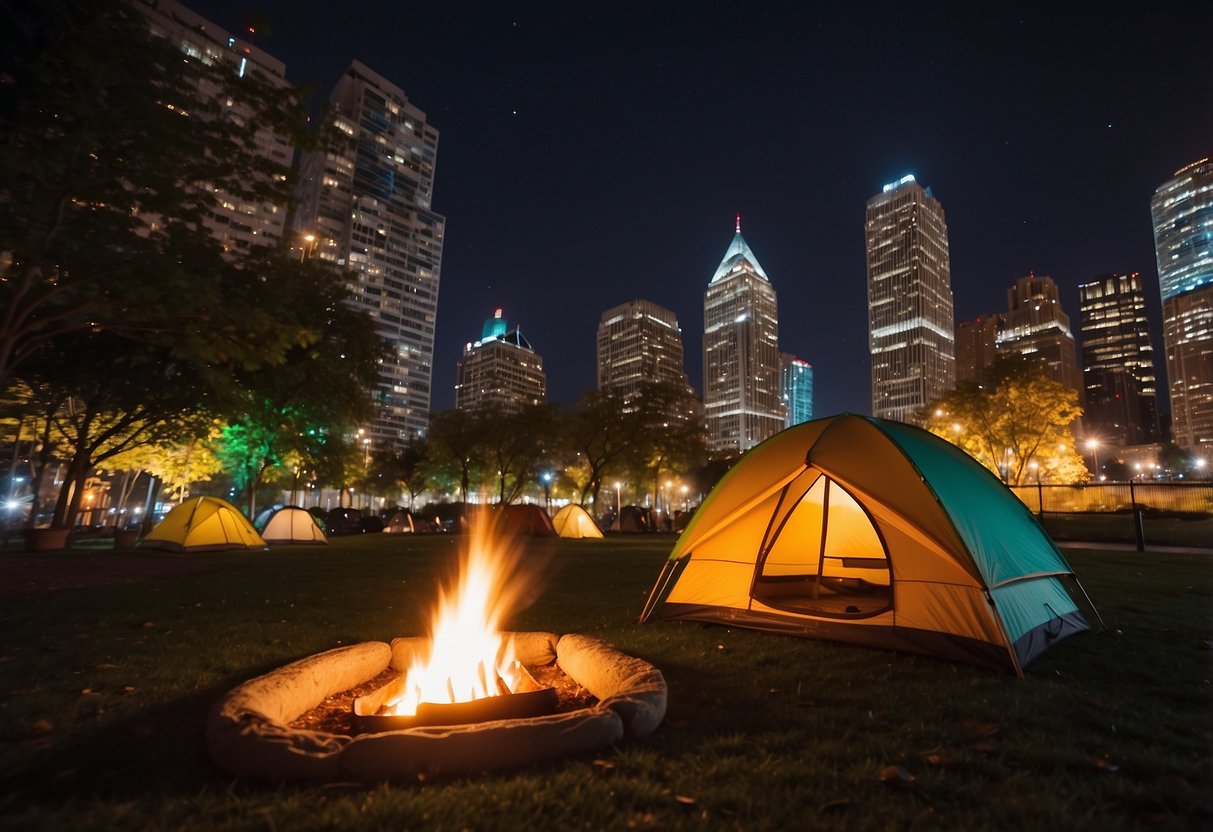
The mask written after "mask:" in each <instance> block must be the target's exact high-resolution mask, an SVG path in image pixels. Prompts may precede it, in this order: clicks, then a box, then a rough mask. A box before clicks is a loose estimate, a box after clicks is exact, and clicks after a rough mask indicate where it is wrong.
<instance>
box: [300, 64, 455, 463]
mask: <svg viewBox="0 0 1213 832" xmlns="http://www.w3.org/2000/svg"><path fill="white" fill-rule="evenodd" d="M330 103H331V119H332V127H333V128H334V129H333V130H332V131H331V132H332V134H333V136H334V138H333V139H332V141H331V143H330V144H329V146H328V147H327V148H325V149H324V150H323V151H320V152H315V153H310V154H307V155H306V156H305V157H304V160H303V166H302V173H303V176H302V178H303V182H304V187H303V194H302V196H303V198H302V200H301V207H300V210H299V212H298V213H297V215H296V219H295V222H294V226H295V229H296V231H297V233H298V235H299V242H300V244H301V245H303V246H304V248H303V249H302V251H303V254H306V255H308V256H315V257H319V258H321V259H324V260H327V261H329V262H331V263H333V264H334V265H336V266H337V267H338V268H339V269H341V270H342V271H343V272H349V273H350V278H349V283H348V288H349V290H350V292H351V295H352V297H351V300H350V303H351V305H352V306H353V307H354V308H355V309H358V310H359V311H361V312H365V313H367V314H368V315H369V316H370V317H371V318H372V319H373V320H374V321H375V329H376V331H377V332H378V333H379V334H380V335H381V336H382V337H383V338H385V339H386V340H387V342H388V344H389V345H390V347H391V352H390V355H389V356H388V357H387V358H385V359H384V360H383V362H382V363H381V364H380V365H379V367H380V369H379V381H378V383H377V385H376V389H375V390H374V391H373V394H374V395H373V399H374V403H375V407H376V415H375V418H374V421H373V422H372V425H371V438H372V441H373V444H374V445H375V446H377V447H400V446H402V445H405V444H407V443H408V442H410V441H411V440H412V439H413V438H415V437H417V436H421V435H423V434H424V433H425V430H426V427H427V424H428V421H429V415H430V384H431V381H432V375H433V363H434V321H435V318H436V316H437V313H438V281H439V273H440V270H441V263H442V236H443V228H444V226H445V222H446V221H445V220H444V219H443V218H442V217H441V216H440V215H438V214H436V213H434V212H433V210H432V209H431V200H432V198H433V189H434V165H435V162H436V159H437V154H438V131H437V130H435V129H434V128H433V127H431V126H430V125H429V124H427V123H426V116H425V113H423V112H422V111H421V110H419V109H417V108H416V107H415V106H413V105H412V104H410V103H409V100H408V98H407V97H405V94H404V91H403V90H401V89H400V88H399V87H398V86H396V85H395V84H393V83H391V82H390V81H388V80H386V79H385V78H383V77H382V76H380V75H378V74H376V73H375V72H373V71H372V70H370V69H368V68H367V67H366V66H364V65H363V64H361V63H359V62H358V61H354V62H353V64H351V66H350V68H349V70H348V71H347V72H346V73H345V75H343V76H342V78H341V80H340V81H338V82H337V86H336V87H335V88H334V90H333V93H332V96H331V97H330Z"/></svg>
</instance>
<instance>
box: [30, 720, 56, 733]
mask: <svg viewBox="0 0 1213 832" xmlns="http://www.w3.org/2000/svg"><path fill="white" fill-rule="evenodd" d="M30 727H31V728H32V729H34V730H35V731H37V732H38V733H39V734H45V733H46V732H47V731H54V730H55V723H53V722H51V721H50V720H49V719H39V720H36V721H35V722H34V724H33V725H31V726H30Z"/></svg>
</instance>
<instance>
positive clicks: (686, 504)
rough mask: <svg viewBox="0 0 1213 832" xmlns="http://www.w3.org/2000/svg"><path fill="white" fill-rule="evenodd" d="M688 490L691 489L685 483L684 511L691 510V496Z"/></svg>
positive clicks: (683, 495) (683, 489) (683, 494)
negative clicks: (688, 494)
mask: <svg viewBox="0 0 1213 832" xmlns="http://www.w3.org/2000/svg"><path fill="white" fill-rule="evenodd" d="M688 491H689V489H688V488H687V487H686V486H685V485H684V486H683V487H682V510H683V511H690V510H691V498H690V497H688V496H687V493H688Z"/></svg>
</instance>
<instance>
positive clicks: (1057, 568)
mask: <svg viewBox="0 0 1213 832" xmlns="http://www.w3.org/2000/svg"><path fill="white" fill-rule="evenodd" d="M880 426H881V427H882V428H883V429H884V430H885V431H886V433H887V434H888V435H889V436H890V437H891V438H892V439H893V441H894V442H896V443H897V444H898V446H899V447H900V448H901V449H902V450H903V451H904V452H905V453H906V455H907V456H908V457H909V458H910V460H911V461H912V462H913V463H914V465H915V466H917V468H918V470H919V471H920V472H921V473H922V475H923V477H924V478H925V479H926V481H927V483H928V484H929V485H930V487H931V488H932V489H933V490H934V492H935V495H936V497H938V498H939V502H940V504H941V505H943V507H944V510H945V511H946V512H947V513H948V516H949V517H950V518H951V520H952V523H953V524H954V525H955V527H956V531H957V533H958V534H959V535H960V539H961V540H962V541H963V542H964V544H965V545H966V546H967V547H968V549H969V552H970V554H971V556H972V558H973V561H974V563H976V565H977V568H978V569H979V570H980V572H981V574H982V577H984V578H985V580H986V583H987V585H989V586H998V585H999V584H1000V583H1002V582H1003V581H1008V580H1014V579H1015V578H1019V577H1022V576H1024V575H1038V574H1046V575H1057V574H1064V575H1068V574H1071V573H1072V572H1073V570H1071V569H1070V566H1069V564H1067V563H1066V561H1065V558H1063V557H1062V555H1061V553H1060V552H1059V551H1058V550H1057V547H1056V546H1054V545H1053V541H1052V540H1050V539H1049V537H1048V535H1046V534H1045V533H1044V530H1042V529H1041V528H1040V525H1039V524H1038V523H1037V522H1036V519H1035V518H1034V517H1033V516H1032V514H1031V512H1029V511H1028V508H1027V506H1025V505H1024V504H1023V503H1022V502H1020V500H1019V498H1018V497H1016V496H1015V495H1014V494H1013V493H1012V492H1011V490H1010V489H1009V488H1007V487H1006V486H1005V485H1003V484H1002V482H1000V481H999V480H998V478H997V477H995V476H994V475H993V474H991V473H990V471H989V470H988V469H986V468H985V467H984V466H982V465H981V463H979V462H977V460H975V459H973V458H972V457H971V456H969V455H968V454H966V453H965V452H964V451H962V450H960V449H959V448H957V447H956V446H954V445H951V444H949V443H948V442H945V441H944V440H942V439H940V438H939V437H937V436H935V435H933V434H930V433H928V432H926V431H924V430H922V429H920V428H915V427H911V426H909V425H903V424H900V423H898V422H880Z"/></svg>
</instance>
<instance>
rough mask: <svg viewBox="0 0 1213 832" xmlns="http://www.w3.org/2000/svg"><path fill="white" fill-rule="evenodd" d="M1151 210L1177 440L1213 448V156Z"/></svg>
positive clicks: (1183, 174)
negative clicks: (1212, 159) (1212, 158)
mask: <svg viewBox="0 0 1213 832" xmlns="http://www.w3.org/2000/svg"><path fill="white" fill-rule="evenodd" d="M1150 212H1151V215H1152V217H1153V220H1154V249H1155V255H1156V257H1157V259H1158V285H1159V289H1160V290H1161V293H1162V306H1163V325H1162V328H1163V350H1164V352H1165V353H1166V358H1167V378H1168V383H1169V386H1170V394H1171V434H1172V439H1173V440H1174V441H1175V443H1176V444H1178V445H1183V446H1185V447H1187V448H1190V449H1204V450H1205V452H1206V453H1208V454H1213V161H1211V160H1209V159H1201V160H1200V161H1198V162H1193V163H1192V164H1190V165H1188V166H1187V167H1184V168H1181V169H1180V170H1178V171H1176V172H1175V175H1174V176H1173V177H1172V178H1171V179H1169V180H1168V181H1167V182H1164V183H1163V184H1162V185H1161V186H1160V187H1159V188H1158V190H1157V191H1155V192H1154V198H1153V199H1152V200H1151V201H1150Z"/></svg>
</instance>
